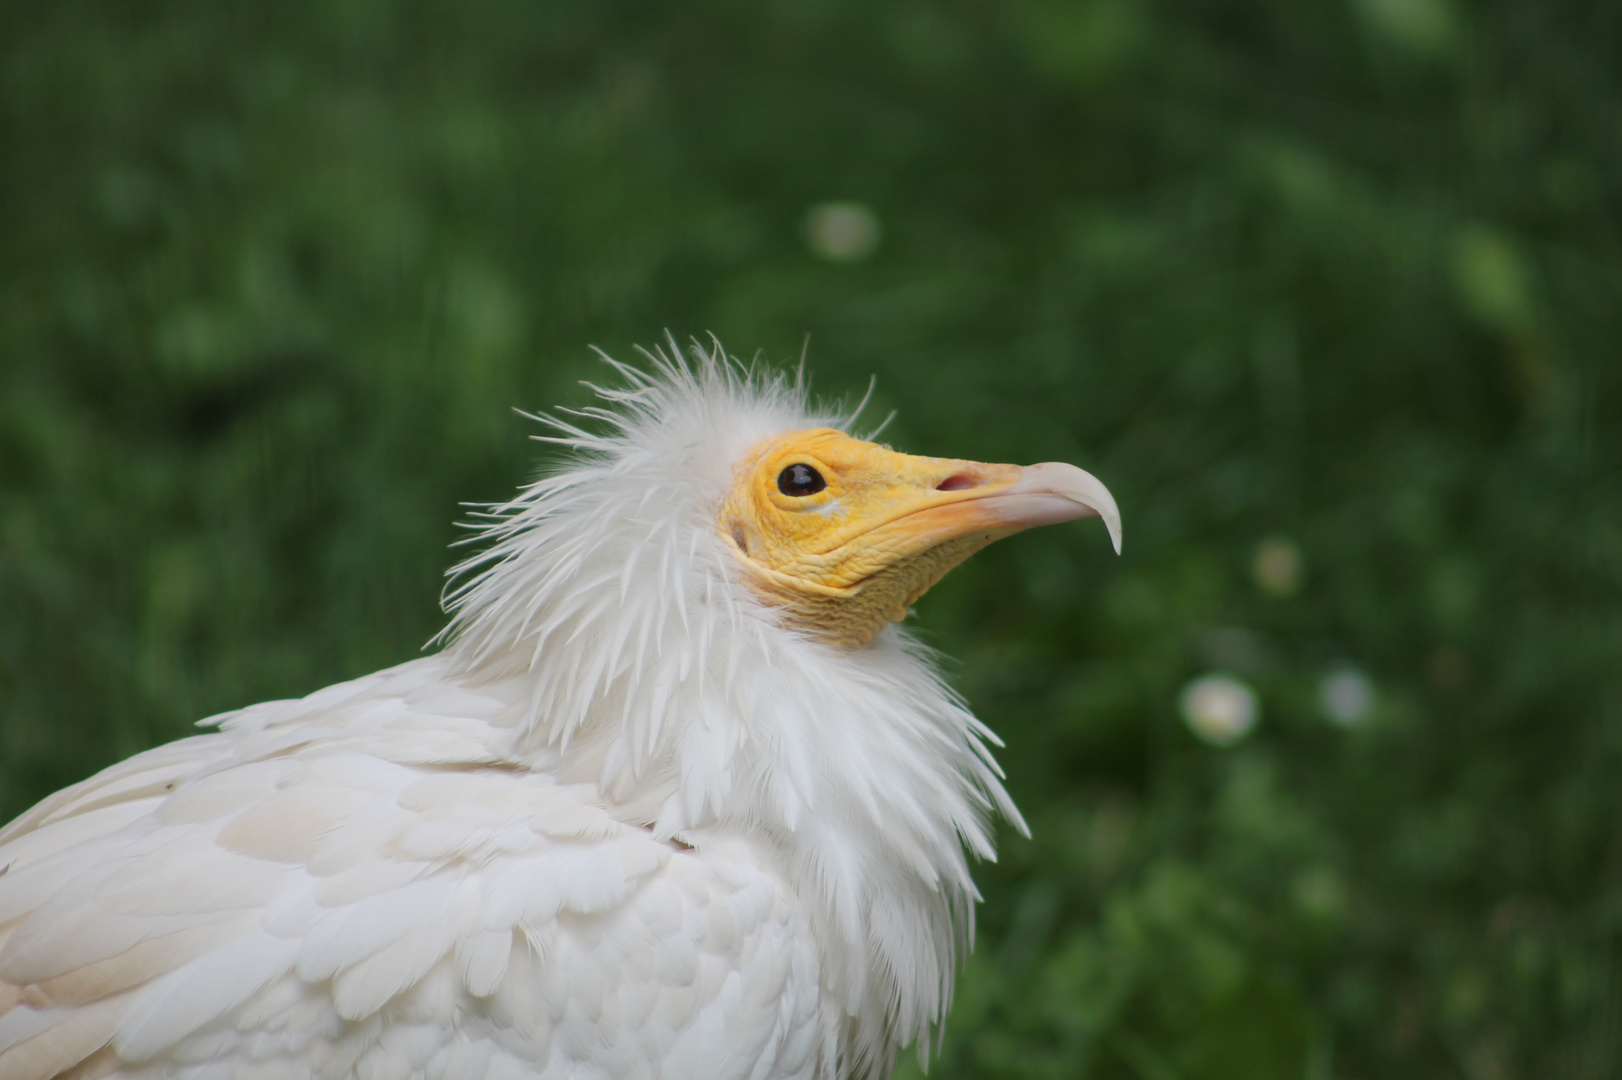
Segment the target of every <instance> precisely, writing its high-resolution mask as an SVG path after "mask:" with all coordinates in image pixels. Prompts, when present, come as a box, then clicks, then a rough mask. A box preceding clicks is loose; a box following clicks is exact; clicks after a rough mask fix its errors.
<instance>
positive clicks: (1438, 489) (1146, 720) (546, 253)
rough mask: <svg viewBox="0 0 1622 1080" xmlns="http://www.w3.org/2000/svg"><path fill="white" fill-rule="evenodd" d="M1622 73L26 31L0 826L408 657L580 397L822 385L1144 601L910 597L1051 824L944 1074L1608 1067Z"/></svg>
mask: <svg viewBox="0 0 1622 1080" xmlns="http://www.w3.org/2000/svg"><path fill="white" fill-rule="evenodd" d="M1619 41H1622V8H1619V7H1617V6H1615V5H1608V4H1594V3H1580V2H1577V0H1542V2H1540V3H1535V4H1532V3H1517V2H1514V0H1480V2H1476V3H1466V2H1464V0H1234V2H1227V3H1218V2H1215V0H1158V2H1154V3H1151V2H1149V0H1016V2H1006V3H988V2H983V0H938V2H926V0H896V2H892V3H887V4H869V3H861V2H858V0H755V2H750V3H744V2H740V0H699V2H691V3H686V4H679V5H676V4H670V5H655V4H640V3H631V2H628V0H626V2H606V0H602V2H597V3H558V2H554V0H521V2H520V0H464V2H462V3H459V4H452V3H447V2H443V0H439V2H429V0H414V2H406V0H402V2H398V3H383V2H378V0H329V2H326V3H321V4H315V3H281V4H271V3H230V4H221V3H201V2H198V0H152V2H145V0H143V2H139V3H112V2H107V0H58V2H56V3H52V4H32V5H25V4H12V5H6V6H5V7H4V8H0V64H3V67H0V79H3V83H0V146H3V147H4V151H3V158H0V244H3V250H4V252H5V255H6V257H5V259H4V260H3V261H0V611H3V612H4V617H3V618H0V785H3V789H0V795H3V800H4V810H5V812H6V813H7V814H10V813H14V812H17V811H20V810H22V809H23V808H24V807H26V806H27V805H29V804H30V803H31V802H33V801H34V800H35V799H37V798H39V797H41V796H43V795H44V794H46V793H47V792H49V791H51V790H52V789H54V788H56V787H58V786H60V785H63V784H66V783H68V782H71V781H73V780H75V779H77V778H79V777H81V776H83V775H85V774H87V773H89V772H90V771H92V770H94V769H96V768H99V767H100V766H103V765H105V764H107V763H109V762H111V761H114V760H116V759H118V758H121V757H123V756H126V755H128V754H130V753H133V752H135V751H137V750H139V749H141V748H143V747H146V746H149V745H152V744H154V743H157V742H160V741H163V740H167V739H170V738H174V737H176V736H179V735H182V734H184V733H186V732H187V731H188V730H190V729H189V725H190V723H191V722H192V721H194V720H195V719H196V718H197V717H199V716H204V715H207V714H209V713H212V712H215V711H218V710H223V709H227V708H230V707H233V706H238V705H241V704H244V703H247V702H250V701H253V700H257V699H261V698H266V697H273V696H288V695H295V694H302V693H305V692H308V691H310V690H312V689H315V688H316V687H318V686H320V685H323V684H324V683H326V682H329V681H332V680H336V679H339V678H343V677H346V676H353V675H358V674H361V673H363V672H365V671H368V670H371V669H373V668H376V667H380V666H383V665H386V664H391V663H395V662H398V661H400V660H403V659H406V658H408V657H410V656H411V655H413V653H414V652H415V651H416V650H417V649H418V648H419V647H420V645H421V644H422V643H423V642H424V641H425V640H426V639H427V638H428V637H429V636H430V635H431V634H432V633H433V632H434V630H435V629H436V628H437V626H438V624H439V615H438V612H437V609H436V606H435V590H436V582H437V577H438V574H439V573H440V571H441V569H442V567H443V566H444V565H445V564H446V562H447V561H448V559H449V555H448V554H447V552H446V550H445V548H446V545H447V544H448V543H449V542H450V541H451V540H452V539H453V538H454V537H455V535H456V533H455V530H454V528H453V525H452V522H453V521H454V520H455V519H456V518H457V517H458V516H459V515H460V514H461V513H462V511H461V510H460V509H459V508H458V501H459V500H480V499H485V500H488V499H494V498H499V497H501V496H502V495H503V494H504V493H505V492H506V491H508V490H510V489H511V487H512V486H513V485H514V484H515V483H516V482H518V481H520V480H521V479H522V478H523V477H524V476H525V475H526V474H527V472H528V470H529V469H530V468H531V467H532V462H533V460H534V450H533V446H532V444H528V443H526V442H525V441H524V436H525V435H526V434H527V433H528V430H529V429H528V428H527V425H526V423H525V422H524V421H522V420H521V419H519V418H517V417H515V416H514V415H513V414H512V413H511V412H510V411H509V409H510V407H512V406H523V407H526V408H544V407H547V406H550V405H553V404H558V403H563V404H581V403H583V401H584V399H585V397H586V391H584V390H582V389H580V388H579V387H578V386H576V385H575V380H577V379H579V378H581V377H591V376H595V375H600V373H601V369H600V367H598V366H597V365H596V364H595V363H594V361H593V360H592V359H591V357H590V355H589V353H588V351H587V350H586V348H585V346H586V345H587V344H588V343H594V344H598V345H601V346H603V347H605V348H606V349H608V350H609V351H610V352H612V353H614V354H615V355H619V356H629V355H631V353H630V348H631V345H632V344H633V343H636V342H650V341H653V340H656V339H657V337H658V335H659V334H660V333H661V331H662V330H663V329H665V328H667V327H668V328H670V329H672V330H673V331H675V332H676V333H677V334H679V335H686V334H689V333H701V332H704V331H710V330H713V331H715V332H716V333H718V334H719V335H720V336H721V339H722V340H723V341H724V342H726V343H727V344H728V345H729V347H731V348H733V349H735V350H739V351H741V352H742V353H744V354H745V355H749V354H750V353H751V351H752V350H754V349H756V348H757V347H758V348H759V349H761V350H762V352H761V355H762V356H763V357H764V358H766V359H768V360H771V361H778V360H793V359H794V358H796V357H797V356H798V355H799V353H800V351H801V348H802V345H803V342H804V335H806V334H809V340H810V359H811V365H812V367H813V369H814V370H815V372H816V373H817V378H818V380H819V385H820V386H821V388H822V389H823V390H824V391H827V392H834V393H852V392H859V391H860V390H861V389H862V388H863V387H864V386H865V385H866V381H867V378H868V376H869V374H870V373H871V374H876V375H877V376H878V391H877V395H876V397H877V401H878V404H879V413H878V414H879V415H883V413H884V412H885V411H887V410H888V409H890V408H892V407H893V408H897V409H899V410H900V415H899V419H898V420H897V422H896V424H895V425H894V426H893V427H892V428H891V429H890V432H889V434H888V435H887V437H889V438H891V439H892V440H893V441H894V442H895V443H896V444H897V445H898V446H902V447H906V448H910V449H914V450H917V451H920V452H926V453H939V454H950V455H953V456H965V457H978V458H984V459H992V460H1043V459H1065V460H1073V461H1077V462H1079V463H1081V464H1083V465H1086V466H1087V467H1089V468H1091V469H1093V470H1094V471H1096V472H1097V473H1098V474H1099V475H1100V476H1102V477H1103V478H1104V479H1105V480H1106V481H1107V482H1108V483H1109V484H1110V485H1111V487H1112V488H1113V489H1114V491H1115V492H1116V493H1117V495H1118V496H1119V498H1120V502H1121V505H1122V507H1123V510H1124V514H1125V521H1126V555H1125V557H1124V558H1123V559H1121V560H1115V559H1114V558H1112V557H1109V555H1108V552H1107V545H1106V544H1105V542H1104V538H1103V531H1102V530H1101V529H1098V528H1096V527H1095V528H1092V529H1089V530H1083V529H1081V528H1079V527H1072V528H1067V529H1059V530H1049V531H1047V533H1045V534H1033V535H1031V536H1028V537H1023V538H1020V539H1018V540H1016V541H1012V542H1009V543H1007V544H1004V545H999V546H998V547H995V548H993V549H991V550H989V551H987V552H986V553H985V554H984V555H982V556H979V557H977V559H976V560H974V561H972V562H971V563H970V564H969V565H967V566H965V567H964V568H963V569H962V570H960V571H959V572H957V573H956V574H954V575H953V576H952V577H951V578H949V579H948V580H947V581H946V582H945V583H943V584H942V585H941V586H940V587H939V588H938V589H937V590H936V591H935V592H933V593H932V594H931V595H930V596H929V597H927V598H926V599H925V601H924V602H923V603H922V604H921V605H920V606H921V618H920V625H921V627H922V632H923V633H924V634H925V636H926V637H927V638H928V639H929V640H931V641H932V642H934V643H935V644H937V645H939V646H940V647H941V648H943V649H944V650H945V651H946V652H947V653H949V654H951V655H954V656H956V657H959V658H960V662H959V663H958V664H957V666H956V667H955V668H954V670H955V672H956V677H957V678H958V680H959V682H960V685H962V686H963V687H964V689H965V691H966V692H967V693H968V695H969V696H970V698H971V700H973V702H974V703H975V705H976V707H977V709H978V710H979V712H980V713H981V715H982V716H984V717H985V718H987V720H988V721H989V722H991V723H992V724H993V726H995V727H996V728H997V729H998V730H999V731H1000V732H1001V733H1002V734H1003V735H1004V736H1005V737H1006V738H1007V740H1008V749H1007V751H1006V752H1005V754H1004V755H1003V760H1004V762H1005V764H1006V765H1007V767H1008V770H1009V774H1010V787H1011V789H1012V790H1013V791H1014V793H1015V795H1016V796H1017V797H1018V799H1019V801H1020V803H1021V805H1022V806H1023V807H1024V808H1025V809H1026V811H1027V813H1028V815H1029V817H1030V819H1031V822H1032V825H1033V828H1034V832H1035V838H1034V840H1032V841H1029V842H1026V841H1023V840H1020V839H1018V838H1017V837H1014V836H1012V835H1009V836H1006V837H1005V840H1004V845H1003V850H1004V861H1003V862H1002V863H1000V864H999V865H997V866H994V867H993V866H988V867H985V868H983V869H982V871H981V875H980V876H981V880H982V882H983V884H984V887H985V892H986V896H987V902H986V904H985V905H984V907H983V909H982V932H981V937H980V943H979V946H978V949H977V951H976V952H975V954H974V956H973V958H972V960H971V961H970V963H969V966H968V968H967V970H966V972H965V974H964V976H963V979H962V984H961V986H960V990H959V999H958V1005H957V1007H956V1010H955V1012H954V1014H953V1017H952V1020H951V1022H950V1024H949V1025H948V1029H947V1032H946V1036H945V1041H944V1045H943V1047H942V1049H941V1051H940V1053H939V1054H938V1056H937V1058H936V1060H935V1062H934V1063H933V1065H932V1068H931V1075H932V1076H945V1077H970V1076H976V1077H1010V1078H1011V1077H1031V1078H1036V1077H1077V1076H1085V1077H1094V1078H1100V1080H1103V1078H1110V1080H1114V1078H1122V1080H1125V1078H1137V1080H1172V1078H1182V1080H1219V1078H1229V1077H1245V1078H1251V1080H1271V1078H1274V1077H1279V1078H1284V1077H1303V1076H1305V1077H1311V1078H1328V1077H1347V1078H1352V1077H1369V1078H1373V1077H1395V1076H1415V1077H1418V1076H1424V1077H1463V1078H1468V1080H1508V1078H1511V1077H1595V1078H1599V1077H1609V1076H1615V1075H1617V1074H1618V1073H1619V1072H1622V844H1619V842H1618V839H1617V828H1616V823H1617V819H1618V809H1619V806H1618V802H1619V800H1618V798H1617V792H1618V790H1619V785H1618V778H1619V776H1622V676H1619V675H1618V671H1619V670H1622V664H1619V663H1618V661H1617V657H1618V656H1619V655H1622V593H1619V586H1622V487H1619V485H1618V479H1619V476H1618V467H1619V465H1622V442H1619V433H1622V424H1619V421H1622V416H1619V407H1622V396H1619V389H1622V387H1619V385H1618V383H1619V382H1622V364H1619V363H1618V360H1617V354H1618V351H1619V347H1622V322H1619V318H1618V312H1619V310H1622V304H1619V301H1622V250H1619V234H1618V230H1617V222H1618V217H1617V215H1618V201H1619V199H1622V138H1619V135H1622V129H1619V127H1618V122H1619V117H1622V109H1619V107H1618V106H1619V101H1622V95H1619V77H1618V75H1617V71H1618V70H1619V67H1618V60H1619V57H1622V53H1619V49H1618V44H1617V43H1618V42H1619ZM830 201H842V202H843V203H847V204H854V205H855V206H856V207H857V210H856V211H855V214H856V216H855V217H854V218H853V217H851V216H850V215H849V214H848V213H847V215H846V219H845V220H854V221H856V222H857V225H858V226H860V227H863V228H869V229H870V231H869V233H867V234H863V235H864V236H865V237H866V239H865V240H860V242H859V243H856V246H855V247H848V249H847V250H848V251H849V254H848V255H847V256H844V257H842V258H843V261H829V259H823V258H818V257H817V255H816V254H814V251H817V250H824V251H825V253H826V251H829V250H834V249H829V248H827V247H826V245H825V244H823V241H821V240H818V241H816V242H814V243H812V244H811V245H810V246H808V244H807V236H806V234H805V232H804V229H805V227H806V226H805V222H806V221H807V213H808V211H809V210H810V208H812V207H814V206H817V205H820V204H824V203H827V202H830ZM864 209H865V210H867V211H869V212H870V213H871V215H873V217H871V218H869V219H863V218H862V217H861V216H860V215H861V211H862V210H864ZM842 212H843V211H842ZM864 220H865V221H867V223H868V224H867V225H863V224H862V223H863V221H864ZM874 223H876V224H877V226H878V227H879V231H877V232H872V231H871V228H870V227H871V225H873V224H874ZM879 237H882V239H877V238H879ZM836 239H837V238H836ZM875 241H876V242H877V243H878V247H877V249H876V250H874V251H873V252H872V253H871V255H868V256H867V257H865V258H863V257H862V256H864V255H867V251H866V249H864V248H862V247H861V244H863V243H865V244H867V245H868V247H871V244H872V243H873V242H875ZM819 244H822V245H823V246H822V247H819V246H818V245H819ZM1258 545H1271V546H1270V547H1267V548H1266V550H1265V552H1263V553H1262V554H1258V551H1259V550H1260V549H1259V548H1258ZM1281 551H1282V552H1284V555H1283V556H1280V555H1279V552H1281ZM1292 553H1293V555H1292ZM1280 558H1282V559H1283V560H1284V561H1283V563H1282V564H1281V563H1280V561H1279V560H1280ZM1291 558H1294V559H1296V560H1297V562H1298V566H1294V568H1293V569H1292V565H1294V564H1291V563H1290V559H1291ZM1253 564H1254V565H1253ZM1281 565H1282V567H1283V568H1282V570H1281V569H1279V567H1280V566H1281ZM1269 567H1271V569H1268V568H1269ZM1345 665H1352V666H1353V667H1354V668H1355V669H1356V670H1358V671H1360V672H1362V673H1364V674H1365V675H1366V677H1367V678H1368V679H1369V680H1370V681H1371V683H1372V686H1373V687H1374V690H1375V696H1374V705H1373V708H1372V711H1371V712H1369V713H1368V715H1367V716H1366V717H1365V718H1364V719H1362V721H1361V722H1358V723H1355V724H1341V725H1336V724H1333V723H1331V722H1329V720H1327V719H1326V717H1325V715H1324V710H1323V707H1322V705H1321V704H1320V702H1319V696H1318V695H1319V691H1318V686H1319V680H1320V678H1322V677H1323V676H1324V675H1325V674H1326V673H1327V672H1329V671H1330V670H1332V669H1336V668H1337V666H1339V667H1344V666H1345ZM1212 670H1221V671H1227V672H1231V673H1233V674H1234V675H1235V676H1236V677H1238V678H1241V679H1243V680H1246V681H1247V683H1248V684H1249V685H1251V686H1253V687H1254V688H1255V690H1256V692H1257V694H1258V695H1259V699H1260V702H1261V722H1260V724H1259V726H1258V727H1257V728H1256V730H1255V732H1254V733H1253V734H1251V735H1250V736H1249V737H1248V738H1246V739H1244V740H1242V741H1240V742H1239V743H1238V744H1237V745H1236V746H1234V747H1233V748H1231V749H1222V748H1218V747H1215V746H1211V745H1207V744H1205V743H1202V742H1200V741H1199V740H1198V739H1196V738H1195V737H1194V736H1193V735H1192V734H1191V733H1190V732H1189V730H1188V729H1187V728H1186V727H1185V726H1184V725H1183V723H1182V721H1181V719H1180V717H1179V716H1178V713H1177V704H1176V703H1177V700H1178V694H1179V692H1180V690H1181V688H1182V687H1183V686H1184V685H1185V684H1186V683H1187V682H1188V680H1189V679H1190V678H1192V677H1195V676H1197V675H1200V674H1202V673H1205V672H1207V671H1212ZM903 1068H904V1070H905V1071H907V1072H908V1073H909V1075H911V1074H912V1073H913V1072H914V1071H915V1070H916V1066H915V1065H913V1064H911V1063H908V1064H906V1065H904V1066H903Z"/></svg>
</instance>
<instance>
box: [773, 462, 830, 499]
mask: <svg viewBox="0 0 1622 1080" xmlns="http://www.w3.org/2000/svg"><path fill="white" fill-rule="evenodd" d="M827 486H828V481H826V480H824V479H823V478H822V474H821V473H819V472H817V470H815V469H813V468H812V467H811V466H809V465H790V466H789V467H788V468H786V469H784V470H783V471H782V472H780V473H778V474H777V490H778V491H781V492H782V493H783V494H784V495H793V496H794V497H795V498H799V497H801V496H804V495H815V494H816V493H817V492H819V491H821V490H822V489H823V488H825V487H827Z"/></svg>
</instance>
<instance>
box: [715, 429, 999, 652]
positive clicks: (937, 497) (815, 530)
mask: <svg viewBox="0 0 1622 1080" xmlns="http://www.w3.org/2000/svg"><path fill="white" fill-rule="evenodd" d="M795 464H805V465H809V466H811V467H812V468H814V469H816V470H817V472H818V473H820V474H821V475H822V477H823V479H824V480H825V481H826V483H827V487H826V488H825V489H823V490H822V491H819V492H817V493H815V494H813V495H806V496H792V495H785V494H784V493H783V492H782V491H780V490H779V488H778V476H779V475H780V474H781V473H782V472H783V470H784V469H786V468H788V467H789V466H791V465H795ZM1018 474H1019V469H1018V468H1017V467H1016V466H1012V465H985V464H981V463H979V462H973V461H958V460H954V459H951V458H929V457H913V456H910V455H907V454H898V453H896V452H895V451H894V450H891V449H889V448H888V447H885V446H879V445H877V444H875V443H870V442H863V441H862V440H860V439H854V438H852V437H850V436H849V435H846V434H845V433H844V432H841V431H835V430H832V429H830V428H816V429H813V430H810V431H797V432H792V433H790V434H787V435H781V436H778V437H776V438H773V439H768V440H766V441H765V442H762V443H760V444H759V445H757V446H756V447H754V448H753V449H752V450H751V451H750V452H749V453H748V454H747V455H745V457H744V459H743V461H742V462H741V463H740V464H739V465H738V468H737V471H736V473H735V475H734V479H733V486H732V491H731V493H730V494H729V495H728V497H727V500H726V502H725V503H724V504H723V505H722V507H721V514H720V518H719V521H718V525H719V528H720V533H721V536H722V538H723V539H724V540H725V541H726V543H727V544H728V545H729V546H730V547H731V548H732V550H733V553H734V554H735V555H736V556H737V557H738V558H739V559H740V560H741V561H742V563H743V565H744V567H745V568H746V577H747V579H748V581H749V584H750V587H751V588H753V589H754V590H755V592H756V594H757V595H758V596H760V597H761V598H762V599H763V600H765V601H767V602H768V603H770V604H771V605H772V606H774V607H777V608H778V609H779V610H780V612H781V614H782V617H783V619H784V621H785V622H787V623H788V624H789V625H791V626H794V627H796V628H798V629H801V630H803V631H805V632H806V633H808V634H810V635H812V636H814V637H817V638H820V639H822V640H826V641H830V642H833V643H836V644H839V645H843V646H847V647H856V646H860V645H865V644H866V643H867V642H869V641H871V640H872V639H873V637H874V635H876V634H877V633H878V632H879V631H880V630H882V629H883V628H884V626H885V624H886V623H890V622H896V621H899V620H901V619H903V618H905V617H906V615H907V609H908V608H910V607H911V606H912V604H913V602H914V601H916V600H917V599H918V597H920V596H922V595H923V594H924V592H925V591H927V590H928V589H929V587H930V586H931V585H934V584H935V582H937V581H939V580H940V579H941V578H942V577H944V576H945V575H946V573H947V572H948V571H949V570H951V569H952V568H953V567H954V566H956V565H957V564H958V563H960V562H962V561H963V560H964V559H966V558H968V557H969V556H970V555H972V554H974V553H975V552H976V551H978V550H980V549H981V548H982V547H984V546H986V545H987V544H989V543H991V542H992V541H993V540H996V539H998V538H999V537H1002V536H1006V535H1008V534H1009V533H1011V532H1014V531H1017V529H1016V528H1011V527H1009V526H1007V525H1006V524H1004V523H1003V522H1001V521H998V520H997V519H996V518H995V516H994V515H991V514H988V513H986V512H984V511H983V509H982V507H981V506H980V500H982V499H983V498H984V497H985V496H986V495H988V494H995V493H996V492H998V491H1002V490H1006V489H1007V488H1009V487H1011V486H1012V485H1013V484H1014V483H1016V482H1017V480H1018ZM948 481H950V483H949V485H948V486H949V488H951V490H940V485H941V484H942V483H943V482H948Z"/></svg>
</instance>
